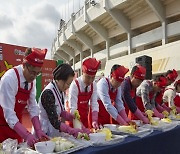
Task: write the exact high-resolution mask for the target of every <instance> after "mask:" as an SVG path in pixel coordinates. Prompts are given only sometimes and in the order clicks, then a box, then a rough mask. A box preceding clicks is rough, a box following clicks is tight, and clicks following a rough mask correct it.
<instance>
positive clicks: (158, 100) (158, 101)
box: [155, 90, 164, 105]
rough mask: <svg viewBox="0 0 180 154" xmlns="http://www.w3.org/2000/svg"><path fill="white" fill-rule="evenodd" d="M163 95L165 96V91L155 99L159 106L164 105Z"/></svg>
mask: <svg viewBox="0 0 180 154" xmlns="http://www.w3.org/2000/svg"><path fill="white" fill-rule="evenodd" d="M163 94H164V90H161V91H160V92H159V93H158V94H157V96H156V98H155V101H156V102H157V103H158V104H159V105H161V104H162V98H163Z"/></svg>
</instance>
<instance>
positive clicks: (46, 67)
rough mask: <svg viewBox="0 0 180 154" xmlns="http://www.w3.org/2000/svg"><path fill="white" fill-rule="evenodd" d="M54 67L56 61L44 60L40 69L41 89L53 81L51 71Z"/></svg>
mask: <svg viewBox="0 0 180 154" xmlns="http://www.w3.org/2000/svg"><path fill="white" fill-rule="evenodd" d="M55 67H56V61H54V60H45V61H44V64H43V67H42V89H44V88H45V87H46V85H47V84H48V83H49V82H51V81H52V79H53V73H52V72H53V70H54V68H55Z"/></svg>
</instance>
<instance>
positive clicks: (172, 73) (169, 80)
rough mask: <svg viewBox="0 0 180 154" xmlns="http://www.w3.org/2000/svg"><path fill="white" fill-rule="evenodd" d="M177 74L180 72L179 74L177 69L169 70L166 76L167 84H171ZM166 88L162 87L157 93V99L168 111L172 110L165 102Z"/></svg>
mask: <svg viewBox="0 0 180 154" xmlns="http://www.w3.org/2000/svg"><path fill="white" fill-rule="evenodd" d="M177 76H178V74H177V71H176V70H175V69H173V70H168V71H167V72H166V74H165V77H166V78H167V85H166V86H169V85H171V84H172V83H173V82H174V81H175V80H176V78H177ZM164 90H165V89H162V90H161V91H160V92H158V93H157V95H156V98H155V101H156V102H157V103H158V104H159V105H161V106H162V107H163V108H164V109H165V110H166V111H168V112H170V108H169V107H168V106H167V105H166V104H165V103H163V94H164Z"/></svg>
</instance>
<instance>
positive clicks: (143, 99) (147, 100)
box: [136, 75, 167, 118]
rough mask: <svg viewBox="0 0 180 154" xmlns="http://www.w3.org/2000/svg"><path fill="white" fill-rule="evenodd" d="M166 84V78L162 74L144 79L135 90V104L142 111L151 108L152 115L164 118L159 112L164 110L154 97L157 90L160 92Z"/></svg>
mask: <svg viewBox="0 0 180 154" xmlns="http://www.w3.org/2000/svg"><path fill="white" fill-rule="evenodd" d="M166 84H167V79H166V77H164V76H162V75H161V76H156V78H155V79H153V80H144V81H143V82H142V83H141V85H140V86H139V87H138V88H137V91H136V95H137V97H136V105H137V107H138V108H139V109H140V110H141V111H142V112H145V111H146V110H152V111H153V112H154V116H156V117H159V118H164V115H163V114H162V113H160V112H159V111H158V110H161V112H163V111H164V109H161V108H162V107H161V106H160V105H159V104H158V103H156V102H155V97H156V94H157V92H160V91H161V90H162V89H163V88H165V86H166Z"/></svg>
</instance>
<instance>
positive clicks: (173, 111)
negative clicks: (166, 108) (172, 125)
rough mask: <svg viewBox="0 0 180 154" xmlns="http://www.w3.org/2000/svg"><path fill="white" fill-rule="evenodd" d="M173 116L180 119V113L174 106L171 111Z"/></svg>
mask: <svg viewBox="0 0 180 154" xmlns="http://www.w3.org/2000/svg"><path fill="white" fill-rule="evenodd" d="M170 115H171V117H173V118H175V119H177V120H180V114H178V113H177V110H176V107H175V106H172V107H171V112H170Z"/></svg>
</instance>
